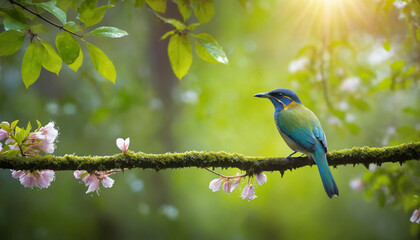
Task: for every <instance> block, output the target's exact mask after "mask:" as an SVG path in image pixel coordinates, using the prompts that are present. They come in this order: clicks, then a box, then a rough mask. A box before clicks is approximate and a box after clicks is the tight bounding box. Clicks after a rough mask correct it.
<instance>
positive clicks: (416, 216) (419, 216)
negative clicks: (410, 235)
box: [410, 209, 420, 223]
mask: <svg viewBox="0 0 420 240" xmlns="http://www.w3.org/2000/svg"><path fill="white" fill-rule="evenodd" d="M410 221H411V222H416V223H420V211H419V209H416V210H414V212H413V214H412V215H411V218H410Z"/></svg>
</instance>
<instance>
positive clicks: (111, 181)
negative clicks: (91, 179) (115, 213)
mask: <svg viewBox="0 0 420 240" xmlns="http://www.w3.org/2000/svg"><path fill="white" fill-rule="evenodd" d="M101 183H102V186H104V187H105V188H110V187H112V185H114V179H112V178H110V177H108V176H104V177H103V178H102V180H101Z"/></svg>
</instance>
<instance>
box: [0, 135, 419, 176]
mask: <svg viewBox="0 0 420 240" xmlns="http://www.w3.org/2000/svg"><path fill="white" fill-rule="evenodd" d="M292 159H293V161H292V160H290V159H287V158H274V157H247V156H244V155H241V154H236V153H226V152H197V151H191V152H185V153H165V154H147V153H142V152H140V153H132V152H128V153H127V154H116V155H113V156H85V157H79V156H74V155H65V156H63V157H58V156H35V157H21V156H19V157H9V156H3V155H0V168H4V169H15V170H23V169H25V170H42V169H51V170H55V171H57V170H77V169H79V170H87V171H93V170H100V171H102V170H110V169H123V168H128V169H131V168H143V169H155V170H162V169H168V168H172V169H174V168H187V167H197V168H204V167H206V168H211V167H221V168H238V169H241V170H243V171H246V172H247V174H253V173H258V172H261V171H280V173H281V174H282V175H283V173H284V172H285V171H286V170H293V169H296V168H301V167H304V166H312V165H314V164H315V163H314V161H312V160H311V159H309V158H308V157H295V158H292ZM408 160H420V142H414V143H406V144H402V145H398V146H393V147H383V148H371V147H362V148H360V147H355V148H352V149H344V150H339V151H333V152H330V153H328V162H329V164H330V166H334V167H336V166H339V165H348V164H351V165H356V164H363V165H365V166H366V167H367V166H368V165H369V164H370V163H375V164H378V165H381V164H382V163H386V162H399V163H400V164H402V163H403V162H406V161H408Z"/></svg>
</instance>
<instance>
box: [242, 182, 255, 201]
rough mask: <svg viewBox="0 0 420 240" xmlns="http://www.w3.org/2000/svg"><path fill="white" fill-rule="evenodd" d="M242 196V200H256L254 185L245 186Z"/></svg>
mask: <svg viewBox="0 0 420 240" xmlns="http://www.w3.org/2000/svg"><path fill="white" fill-rule="evenodd" d="M241 196H242V199H250V200H252V199H254V198H256V197H257V196H255V189H254V186H252V184H249V183H248V184H247V185H246V186H245V188H244V190H243V191H242V194H241Z"/></svg>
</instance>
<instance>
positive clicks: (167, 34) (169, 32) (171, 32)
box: [160, 30, 176, 40]
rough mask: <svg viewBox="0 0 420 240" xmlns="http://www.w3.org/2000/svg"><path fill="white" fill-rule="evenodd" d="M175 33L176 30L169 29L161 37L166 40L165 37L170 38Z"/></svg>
mask: <svg viewBox="0 0 420 240" xmlns="http://www.w3.org/2000/svg"><path fill="white" fill-rule="evenodd" d="M175 33H176V30H172V31H168V32H166V33H165V34H164V35H163V36H162V37H161V38H160V39H161V40H164V39H166V38H168V37H169V36H172V35H174V34H175Z"/></svg>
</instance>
